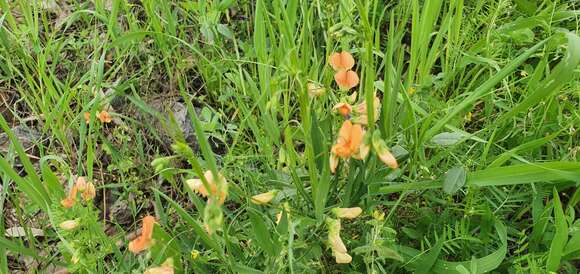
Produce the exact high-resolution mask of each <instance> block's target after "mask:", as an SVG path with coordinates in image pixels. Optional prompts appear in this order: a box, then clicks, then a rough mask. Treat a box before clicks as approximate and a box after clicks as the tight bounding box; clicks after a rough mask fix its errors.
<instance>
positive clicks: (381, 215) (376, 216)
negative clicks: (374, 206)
mask: <svg viewBox="0 0 580 274" xmlns="http://www.w3.org/2000/svg"><path fill="white" fill-rule="evenodd" d="M373 218H374V219H375V220H377V221H383V220H385V213H384V212H382V211H378V210H375V211H373Z"/></svg>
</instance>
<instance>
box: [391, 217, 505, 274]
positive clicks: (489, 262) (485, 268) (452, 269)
mask: <svg viewBox="0 0 580 274" xmlns="http://www.w3.org/2000/svg"><path fill="white" fill-rule="evenodd" d="M495 229H496V231H497V234H498V238H499V240H500V246H499V247H498V249H497V250H496V251H494V252H492V253H491V254H489V255H487V256H485V257H482V258H473V259H472V260H469V261H463V262H448V261H444V260H437V261H436V262H435V265H434V266H433V268H432V269H431V271H430V272H428V273H441V274H456V273H457V274H461V273H462V271H461V269H472V270H474V269H475V270H476V271H475V272H474V273H472V274H483V273H488V272H490V271H492V270H494V269H496V268H497V267H498V266H499V265H500V264H501V263H502V262H503V260H504V258H505V255H506V253H507V230H506V228H505V225H504V224H503V223H501V222H499V221H496V223H495ZM400 250H401V254H402V255H403V257H404V258H405V259H406V260H412V259H413V258H416V257H417V256H418V255H419V254H421V252H420V251H419V250H416V249H414V248H410V247H406V246H401V247H400ZM411 264H412V263H411ZM412 265H414V266H415V267H417V268H419V269H422V268H423V265H419V266H417V262H415V264H412ZM461 266H462V267H461ZM425 268H426V267H425Z"/></svg>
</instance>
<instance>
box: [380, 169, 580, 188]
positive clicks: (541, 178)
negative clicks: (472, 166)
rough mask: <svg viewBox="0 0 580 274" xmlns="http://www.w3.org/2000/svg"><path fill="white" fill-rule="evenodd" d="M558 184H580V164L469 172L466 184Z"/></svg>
mask: <svg viewBox="0 0 580 274" xmlns="http://www.w3.org/2000/svg"><path fill="white" fill-rule="evenodd" d="M559 181H573V182H580V163H576V162H545V163H530V164H521V165H513V166H507V167H496V168H488V169H484V170H479V171H475V172H471V173H469V175H468V176H467V182H466V185H468V186H477V187H488V186H502V185H518V184H531V183H536V182H545V183H556V182H559ZM442 187H443V183H442V182H441V181H427V182H413V183H407V184H394V185H388V186H383V187H379V188H377V189H375V190H374V191H373V192H372V194H373V195H379V194H388V193H393V192H399V191H406V190H425V189H437V188H442Z"/></svg>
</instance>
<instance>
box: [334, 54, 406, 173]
mask: <svg viewBox="0 0 580 274" xmlns="http://www.w3.org/2000/svg"><path fill="white" fill-rule="evenodd" d="M330 65H331V66H332V68H333V69H335V70H338V71H339V72H337V74H336V75H335V80H336V83H337V84H338V85H339V87H341V88H348V89H350V88H352V87H354V86H356V85H357V84H358V76H357V75H356V73H355V72H353V71H351V70H350V69H351V68H352V67H353V66H354V58H353V57H352V55H351V54H350V53H348V52H340V53H333V54H332V55H331V56H330ZM341 72H342V73H347V72H350V73H351V74H350V75H351V76H344V75H343V74H340V75H339V73H341ZM355 80H356V81H355ZM347 82H348V83H347ZM380 106H381V101H380V99H379V98H378V97H377V96H376V95H375V96H374V99H373V101H372V107H373V117H372V119H369V117H368V109H367V107H368V103H367V101H366V100H363V101H362V102H361V103H359V104H356V105H355V106H354V107H353V106H351V105H350V104H349V103H346V102H341V103H338V104H336V105H335V106H334V108H333V110H335V111H336V112H338V113H339V114H340V115H342V116H343V117H344V119H345V121H344V122H343V123H342V126H341V127H340V130H339V131H338V137H337V138H336V142H335V144H334V145H333V146H332V148H331V150H330V171H331V172H332V173H334V172H335V171H336V168H337V167H338V163H339V160H340V159H343V160H347V159H349V158H354V159H357V160H364V159H366V157H367V156H368V154H369V152H370V150H371V145H372V147H373V148H374V151H375V152H376V153H377V155H378V156H379V159H381V161H383V162H384V163H385V164H386V165H387V166H389V167H391V168H393V169H395V168H398V167H399V165H398V163H397V160H396V159H395V157H394V156H393V155H392V154H391V152H390V150H389V148H388V146H387V145H386V143H385V141H384V140H382V139H381V138H380V135H379V132H378V131H375V133H374V134H373V135H372V136H370V134H368V133H367V132H366V130H365V129H364V128H363V127H364V126H368V125H369V123H376V122H377V121H378V119H379V115H380Z"/></svg>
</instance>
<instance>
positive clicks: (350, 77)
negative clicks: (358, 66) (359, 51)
mask: <svg viewBox="0 0 580 274" xmlns="http://www.w3.org/2000/svg"><path fill="white" fill-rule="evenodd" d="M329 62H330V66H332V68H333V69H334V70H335V71H336V74H334V80H335V81H336V84H338V86H339V87H340V88H341V89H351V88H354V87H356V86H357V85H358V82H359V79H358V75H357V74H356V72H354V71H352V70H351V69H352V67H354V58H353V57H352V55H351V54H350V53H348V52H346V51H343V52H335V53H333V54H331V55H330V58H329Z"/></svg>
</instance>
